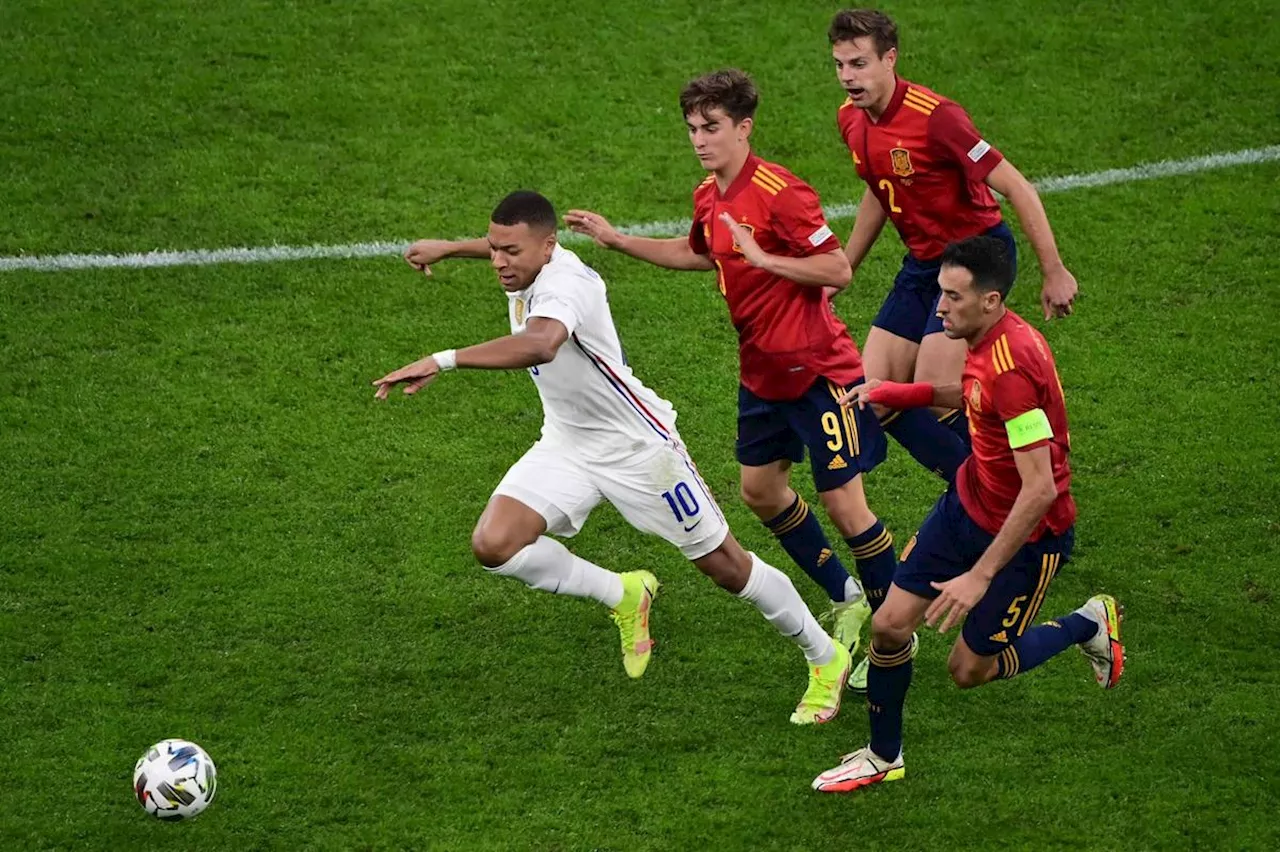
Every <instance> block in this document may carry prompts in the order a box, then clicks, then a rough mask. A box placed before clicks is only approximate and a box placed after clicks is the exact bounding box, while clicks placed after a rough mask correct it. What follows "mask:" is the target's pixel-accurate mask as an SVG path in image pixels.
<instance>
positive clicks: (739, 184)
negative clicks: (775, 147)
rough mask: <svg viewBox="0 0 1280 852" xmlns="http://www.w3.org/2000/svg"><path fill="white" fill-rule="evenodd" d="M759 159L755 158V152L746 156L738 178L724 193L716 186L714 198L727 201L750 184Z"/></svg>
mask: <svg viewBox="0 0 1280 852" xmlns="http://www.w3.org/2000/svg"><path fill="white" fill-rule="evenodd" d="M760 162H761V161H760V158H759V157H757V156H756V154H755V151H751V152H749V153H748V154H747V159H745V160H743V162H742V171H740V172H738V176H737V177H736V178H734V179H733V183H731V184H729V188H728V189H726V190H725V191H724V192H721V191H720V185H719V184H716V196H717V197H718V198H719V199H720V200H721V201H728V200H730V199H731V198H733V197H734V196H736V195H737V194H738V193H739V192H741V191H742V190H743V189H744V188H745V187H746V185H747V184H749V183H751V176H752V175H754V174H755V173H756V166H758V165H760Z"/></svg>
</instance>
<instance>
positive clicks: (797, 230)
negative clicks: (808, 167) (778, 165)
mask: <svg viewBox="0 0 1280 852" xmlns="http://www.w3.org/2000/svg"><path fill="white" fill-rule="evenodd" d="M773 222H774V225H775V226H776V227H777V229H778V235H779V236H780V237H782V240H783V242H785V243H786V244H787V246H788V247H789V248H790V249H791V250H792V251H794V252H795V253H796V256H797V257H809V256H811V255H815V254H825V253H826V252H829V251H837V250H839V248H840V240H839V238H838V237H836V235H835V234H834V233H833V232H832V231H831V228H830V227H829V226H828V225H827V217H826V215H825V214H823V212H822V203H821V201H819V200H818V193H816V192H814V191H813V189H812V188H811V187H808V186H805V185H804V184H798V185H797V184H792V185H791V186H788V187H787V188H786V189H784V190H783V191H782V192H780V193H778V194H777V195H776V196H775V197H774V203H773Z"/></svg>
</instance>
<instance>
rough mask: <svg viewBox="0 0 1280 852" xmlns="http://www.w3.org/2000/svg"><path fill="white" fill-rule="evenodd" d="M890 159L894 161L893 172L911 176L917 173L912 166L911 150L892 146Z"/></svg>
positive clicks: (900, 175) (901, 175) (898, 174)
mask: <svg viewBox="0 0 1280 852" xmlns="http://www.w3.org/2000/svg"><path fill="white" fill-rule="evenodd" d="M889 159H890V161H891V162H892V163H893V173H894V174H895V175H897V176H898V177H910V176H911V175H913V174H915V173H916V170H915V169H913V168H912V167H911V152H910V151H908V150H907V149H906V148H891V149H890V150H889Z"/></svg>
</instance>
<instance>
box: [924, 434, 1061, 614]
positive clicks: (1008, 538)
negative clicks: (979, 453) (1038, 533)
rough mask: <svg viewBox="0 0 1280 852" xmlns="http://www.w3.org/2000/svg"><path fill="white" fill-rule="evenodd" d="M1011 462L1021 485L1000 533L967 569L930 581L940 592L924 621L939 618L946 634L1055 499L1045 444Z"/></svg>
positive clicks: (1056, 490) (1037, 523)
mask: <svg viewBox="0 0 1280 852" xmlns="http://www.w3.org/2000/svg"><path fill="white" fill-rule="evenodd" d="M1013 461H1014V463H1015V464H1016V465H1017V466H1018V475H1019V476H1020V477H1021V478H1022V488H1021V489H1020V490H1019V491H1018V497H1017V499H1016V500H1014V501H1013V508H1012V509H1010V510H1009V517H1007V518H1005V522H1004V525H1003V526H1001V527H1000V532H998V533H997V534H996V537H995V538H994V539H993V540H992V541H991V544H989V545H987V549H986V551H985V552H984V553H983V554H982V556H980V557H979V558H978V561H977V562H976V563H975V564H974V566H973V567H972V568H970V569H969V570H968V571H966V572H965V573H963V574H961V575H960V576H959V577H956V578H955V579H954V580H948V581H947V582H945V583H931V584H930V585H932V586H933V587H934V588H935V589H938V591H939V592H940V594H939V595H938V597H936V598H934V601H933V603H932V604H930V605H929V609H927V610H926V611H925V623H926V624H928V625H929V626H930V627H933V626H934V625H935V624H937V623H938V621H939V619H941V621H942V623H941V624H940V625H939V627H938V630H939V632H942V633H945V632H946V631H947V630H949V629H950V628H951V626H952V625H954V624H959V623H961V622H962V621H964V618H965V616H966V615H968V614H969V612H970V611H971V610H972V609H973V608H974V607H975V606H977V605H978V601H980V600H982V596H983V595H984V594H986V591H987V587H988V586H990V585H991V581H992V580H993V579H995V576H996V574H998V573H1000V571H1001V570H1003V569H1004V567H1005V566H1006V565H1008V564H1009V560H1010V559H1012V558H1013V557H1014V554H1016V553H1017V552H1018V550H1019V549H1020V548H1021V547H1022V546H1023V545H1024V544H1026V543H1027V539H1028V538H1030V536H1031V533H1032V532H1034V531H1035V528H1036V527H1037V526H1038V525H1039V523H1040V521H1041V520H1043V519H1044V516H1045V514H1046V513H1048V511H1049V509H1050V508H1051V507H1052V506H1053V501H1054V500H1056V499H1057V498H1058V486H1057V485H1056V484H1055V483H1054V481H1053V460H1052V457H1051V456H1050V451H1049V447H1048V445H1047V444H1046V445H1043V446H1039V447H1036V448H1035V449H1033V450H1025V451H1014V454H1013Z"/></svg>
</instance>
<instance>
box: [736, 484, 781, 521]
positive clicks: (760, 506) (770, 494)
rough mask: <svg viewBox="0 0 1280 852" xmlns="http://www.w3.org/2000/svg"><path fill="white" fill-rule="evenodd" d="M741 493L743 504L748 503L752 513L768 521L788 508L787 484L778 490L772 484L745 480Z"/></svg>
mask: <svg viewBox="0 0 1280 852" xmlns="http://www.w3.org/2000/svg"><path fill="white" fill-rule="evenodd" d="M739 491H740V493H741V494H742V502H744V503H746V504H747V506H748V507H749V508H750V509H751V511H753V512H755V513H756V514H757V515H758V516H760V517H761V518H764V519H766V520H767V519H768V518H772V517H773V516H774V515H776V514H778V513H779V512H781V511H782V510H783V509H785V508H787V506H786V503H787V486H786V484H785V483H784V484H783V486H782V487H781V488H778V487H776V486H774V484H773V483H771V482H758V481H754V480H750V479H744V480H742V484H741V486H740V487H739Z"/></svg>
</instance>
